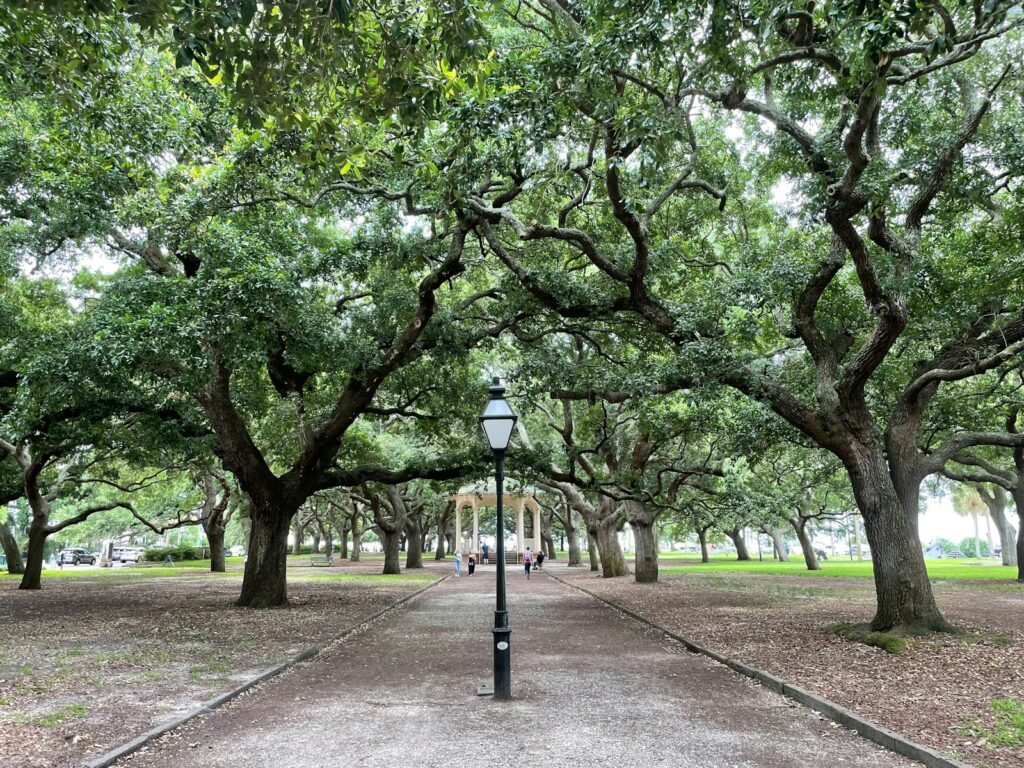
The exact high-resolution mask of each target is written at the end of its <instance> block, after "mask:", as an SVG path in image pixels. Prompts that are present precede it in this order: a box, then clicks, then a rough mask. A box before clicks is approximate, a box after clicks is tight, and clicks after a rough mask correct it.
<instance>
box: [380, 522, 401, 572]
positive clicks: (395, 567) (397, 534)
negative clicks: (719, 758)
mask: <svg viewBox="0 0 1024 768" xmlns="http://www.w3.org/2000/svg"><path fill="white" fill-rule="evenodd" d="M381 539H382V543H383V545H384V570H383V573H401V572H402V569H401V561H402V551H401V544H402V532H401V531H398V530H392V531H381Z"/></svg>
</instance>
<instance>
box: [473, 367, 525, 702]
mask: <svg viewBox="0 0 1024 768" xmlns="http://www.w3.org/2000/svg"><path fill="white" fill-rule="evenodd" d="M490 392H491V399H490V400H488V401H487V407H486V408H484V412H483V414H481V416H480V426H481V427H482V428H483V430H484V435H485V436H486V437H487V443H488V445H490V446H491V450H492V451H494V461H495V464H496V469H495V480H496V485H497V493H496V494H495V495H496V497H497V499H496V501H497V505H498V530H497V539H498V541H497V545H498V596H497V602H496V603H495V606H494V698H496V699H502V700H504V701H507V700H508V699H511V698H512V650H511V648H510V647H509V639H510V636H511V634H512V630H511V629H509V626H508V610H506V608H505V512H504V510H503V509H502V498H501V494H502V486H503V484H504V481H505V449H506V448H508V443H509V440H511V439H512V430H513V429H514V428H515V426H516V421H517V420H518V417H517V416H516V415H515V414H514V413H512V409H511V408H509V405H508V402H507V401H506V400H505V397H504V395H505V388H504V387H503V386H501V382H499V381H498V377H497V376H495V377H494V380H493V383H492V384H491V389H490Z"/></svg>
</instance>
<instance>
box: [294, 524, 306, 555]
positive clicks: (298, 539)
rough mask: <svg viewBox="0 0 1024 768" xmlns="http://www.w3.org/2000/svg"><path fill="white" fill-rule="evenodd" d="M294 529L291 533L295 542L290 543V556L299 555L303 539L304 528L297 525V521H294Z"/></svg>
mask: <svg viewBox="0 0 1024 768" xmlns="http://www.w3.org/2000/svg"><path fill="white" fill-rule="evenodd" d="M294 529H295V530H294V531H293V533H294V534H295V540H294V541H293V542H292V554H293V555H301V554H302V540H303V539H304V538H305V528H304V527H303V526H302V525H301V524H300V523H299V521H298V520H296V521H295V526H294Z"/></svg>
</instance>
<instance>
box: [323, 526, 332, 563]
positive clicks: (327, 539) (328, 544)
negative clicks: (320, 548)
mask: <svg viewBox="0 0 1024 768" xmlns="http://www.w3.org/2000/svg"><path fill="white" fill-rule="evenodd" d="M324 554H325V555H327V556H328V557H334V537H333V536H332V535H331V529H330V528H328V529H327V530H326V531H324Z"/></svg>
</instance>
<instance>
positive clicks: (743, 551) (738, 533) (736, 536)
mask: <svg viewBox="0 0 1024 768" xmlns="http://www.w3.org/2000/svg"><path fill="white" fill-rule="evenodd" d="M725 535H726V536H728V537H729V538H730V539H732V543H733V545H734V546H735V547H736V559H737V560H749V559H750V553H749V552H748V551H747V540H746V539H744V538H743V530H742V529H740V528H733V529H732V530H731V531H726V532H725Z"/></svg>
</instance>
